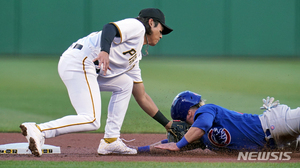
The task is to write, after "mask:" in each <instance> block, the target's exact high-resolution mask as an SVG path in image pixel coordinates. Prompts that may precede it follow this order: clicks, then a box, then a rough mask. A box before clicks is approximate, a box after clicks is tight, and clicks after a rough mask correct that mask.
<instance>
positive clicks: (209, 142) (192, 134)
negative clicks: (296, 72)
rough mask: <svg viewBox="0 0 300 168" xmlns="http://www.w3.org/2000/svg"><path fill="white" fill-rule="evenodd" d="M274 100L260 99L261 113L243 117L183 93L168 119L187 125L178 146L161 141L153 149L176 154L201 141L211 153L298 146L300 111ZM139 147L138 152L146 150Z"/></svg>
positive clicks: (174, 103) (180, 94)
mask: <svg viewBox="0 0 300 168" xmlns="http://www.w3.org/2000/svg"><path fill="white" fill-rule="evenodd" d="M273 101H274V98H273V97H272V98H269V97H268V98H267V99H263V102H264V104H263V107H262V109H266V111H264V113H263V114H261V115H257V114H242V113H239V112H235V111H232V110H228V109H226V108H224V107H221V106H218V105H215V104H205V103H204V101H202V100H201V95H199V94H196V93H193V92H190V91H184V92H181V93H179V94H178V95H177V96H176V97H175V99H174V100H173V103H172V106H171V116H172V118H173V119H174V120H181V121H185V122H186V123H188V124H190V125H191V127H190V128H189V129H188V131H187V132H186V134H185V135H184V137H183V138H182V139H181V140H180V141H179V142H177V143H174V142H171V143H165V142H164V141H162V142H161V143H164V144H160V145H156V146H155V147H156V148H159V149H167V150H171V151H179V150H180V149H183V147H185V146H187V145H188V144H190V143H192V142H194V141H196V140H200V141H201V143H202V144H204V145H202V147H203V149H204V148H208V149H210V150H213V151H227V152H228V151H229V152H230V151H241V150H246V151H251V150H254V151H257V150H262V149H296V148H297V147H299V144H298V143H299V139H298V137H299V135H300V108H299V107H298V108H296V109H290V107H288V106H287V105H280V104H279V101H275V102H274V103H273ZM149 149H150V148H149V147H148V149H147V146H146V147H140V148H139V151H140V150H141V151H149Z"/></svg>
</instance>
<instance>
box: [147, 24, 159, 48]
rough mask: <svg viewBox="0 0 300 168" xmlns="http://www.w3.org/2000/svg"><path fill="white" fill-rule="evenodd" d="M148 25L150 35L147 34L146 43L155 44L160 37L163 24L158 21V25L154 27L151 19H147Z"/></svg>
mask: <svg viewBox="0 0 300 168" xmlns="http://www.w3.org/2000/svg"><path fill="white" fill-rule="evenodd" d="M149 25H150V27H151V31H152V33H151V35H147V37H148V44H149V45H150V46H155V45H156V44H157V43H158V42H159V40H160V39H161V38H162V31H163V26H162V25H161V24H160V23H158V25H157V26H156V27H155V23H154V21H153V20H152V19H150V20H149Z"/></svg>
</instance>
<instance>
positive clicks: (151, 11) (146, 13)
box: [139, 8, 173, 35]
mask: <svg viewBox="0 0 300 168" xmlns="http://www.w3.org/2000/svg"><path fill="white" fill-rule="evenodd" d="M139 17H143V18H152V19H155V20H157V21H159V22H160V24H161V25H162V26H163V27H164V30H163V31H162V34H163V35H166V34H169V33H171V32H172V31H173V29H171V28H170V27H169V26H167V25H166V23H165V15H164V14H163V13H162V11H161V10H159V9H157V8H146V9H143V10H141V11H140V13H139Z"/></svg>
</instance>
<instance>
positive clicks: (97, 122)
mask: <svg viewBox="0 0 300 168" xmlns="http://www.w3.org/2000/svg"><path fill="white" fill-rule="evenodd" d="M93 125H94V128H95V130H98V129H99V128H100V120H97V119H96V120H95V121H94V122H93Z"/></svg>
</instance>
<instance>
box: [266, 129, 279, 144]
mask: <svg viewBox="0 0 300 168" xmlns="http://www.w3.org/2000/svg"><path fill="white" fill-rule="evenodd" d="M266 136H267V137H269V136H271V132H270V130H269V129H267V130H266ZM267 147H268V148H270V149H276V148H277V145H276V143H275V140H274V138H269V139H267Z"/></svg>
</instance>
